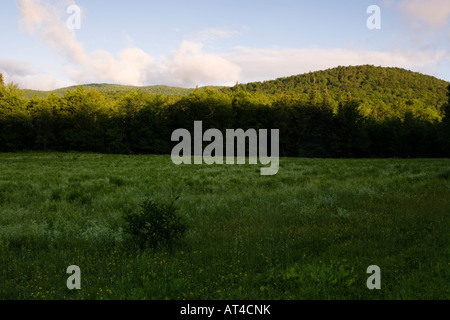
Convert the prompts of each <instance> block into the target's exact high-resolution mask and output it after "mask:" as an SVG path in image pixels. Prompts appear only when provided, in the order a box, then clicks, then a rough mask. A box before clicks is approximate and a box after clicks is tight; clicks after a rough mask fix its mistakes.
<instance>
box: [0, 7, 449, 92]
mask: <svg viewBox="0 0 450 320" xmlns="http://www.w3.org/2000/svg"><path fill="white" fill-rule="evenodd" d="M73 4H76V5H77V6H78V7H79V8H80V9H81V11H80V18H81V25H80V27H81V28H80V29H76V30H71V29H69V28H67V25H66V21H67V20H68V19H69V18H71V14H68V13H67V12H66V10H67V8H68V7H69V6H70V5H73ZM370 5H377V6H379V8H380V10H381V29H380V30H370V29H369V28H367V24H366V21H367V19H368V18H369V17H370V14H368V13H367V8H368V7H369V6H370ZM449 30H450V1H448V0H398V1H395V0H379V1H376V0H370V1H365V0H342V1H335V0H334V1H332V0H317V1H300V0H239V1H237V0H226V1H225V0H209V1H205V0H190V1H186V0H184V1H181V0H165V1H142V0H128V1H118V0H76V1H73V0H67V1H64V0H63V1H56V0H6V1H2V10H1V11H0V36H1V38H2V40H3V41H2V42H3V43H4V45H3V46H2V50H0V72H2V73H4V74H5V76H6V78H7V81H12V82H15V83H18V84H19V86H20V87H22V88H30V89H41V90H51V89H55V88H58V87H62V86H68V85H75V84H85V83H118V84H131V85H155V84H166V85H174V86H181V87H194V86H195V85H232V84H234V83H235V82H236V81H239V82H249V81H263V80H271V79H275V78H278V77H284V76H290V75H294V74H300V73H305V72H309V71H316V70H322V69H328V68H332V67H336V66H338V65H361V64H373V65H380V66H390V67H402V68H406V69H409V70H413V71H418V72H421V73H425V74H430V75H433V76H436V77H438V78H441V79H444V80H447V81H450V53H449V52H450V50H449V47H450V31H449Z"/></svg>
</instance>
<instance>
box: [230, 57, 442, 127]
mask: <svg viewBox="0 0 450 320" xmlns="http://www.w3.org/2000/svg"><path fill="white" fill-rule="evenodd" d="M448 85H449V83H448V82H446V81H444V80H440V79H437V78H435V77H432V76H428V75H424V74H421V73H417V72H412V71H408V70H405V69H401V68H385V67H375V66H371V65H364V66H352V67H337V68H333V69H328V70H324V71H317V72H311V73H307V74H302V75H297V76H291V77H286V78H279V79H276V80H272V81H264V82H252V83H247V84H239V86H238V87H239V89H240V90H244V91H247V92H250V93H255V94H262V95H269V96H272V97H277V96H278V97H279V96H282V95H294V96H296V97H297V99H300V100H303V101H307V100H308V99H318V100H320V99H322V100H323V99H328V100H330V101H331V102H330V103H331V104H332V105H333V106H334V107H335V108H337V106H338V104H339V102H344V101H346V100H348V99H350V98H351V99H352V100H356V101H359V102H360V107H359V109H360V111H361V113H362V114H363V115H365V116H372V117H374V118H376V119H380V120H381V119H386V118H397V117H400V118H401V117H403V116H404V114H405V113H407V112H411V113H413V114H414V115H415V116H418V117H420V118H423V119H426V120H440V119H441V118H442V116H443V110H442V105H443V104H444V103H445V102H446V100H447V98H446V93H447V86H448ZM231 90H236V88H232V89H231Z"/></svg>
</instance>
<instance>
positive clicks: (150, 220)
mask: <svg viewBox="0 0 450 320" xmlns="http://www.w3.org/2000/svg"><path fill="white" fill-rule="evenodd" d="M176 211H177V210H176V207H175V204H174V202H172V203H170V204H162V203H157V202H155V201H154V200H152V199H150V200H147V201H145V202H144V203H143V204H142V205H141V206H140V208H139V210H138V211H135V212H131V213H128V214H127V215H126V216H125V221H126V226H125V231H126V232H127V233H129V234H130V235H132V236H133V238H134V239H136V240H137V241H138V244H139V245H140V246H141V247H142V248H145V247H146V248H158V247H161V246H171V245H173V244H174V242H176V241H178V240H179V239H181V237H182V236H183V234H184V232H185V231H186V229H187V227H186V224H185V223H184V222H182V220H181V218H180V217H179V216H178V215H177V213H176Z"/></svg>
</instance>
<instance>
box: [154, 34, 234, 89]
mask: <svg viewBox="0 0 450 320" xmlns="http://www.w3.org/2000/svg"><path fill="white" fill-rule="evenodd" d="M202 48H203V44H202V43H200V42H191V41H184V42H183V43H182V44H181V46H180V48H179V49H178V51H177V52H176V53H175V54H174V55H172V56H169V57H163V59H162V63H161V66H160V68H159V70H158V74H159V77H160V79H162V80H163V81H164V82H165V83H166V84H169V85H178V86H195V85H232V84H233V83H236V80H238V79H239V77H240V74H241V67H240V66H239V65H237V64H235V63H232V62H230V61H229V60H227V59H226V58H224V57H222V56H220V55H219V54H207V53H204V52H203V51H202Z"/></svg>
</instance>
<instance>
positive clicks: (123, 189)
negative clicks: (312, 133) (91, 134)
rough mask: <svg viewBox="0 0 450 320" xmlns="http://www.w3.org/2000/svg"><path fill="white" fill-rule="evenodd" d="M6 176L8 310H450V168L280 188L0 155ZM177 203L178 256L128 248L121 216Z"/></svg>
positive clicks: (229, 177)
mask: <svg viewBox="0 0 450 320" xmlns="http://www.w3.org/2000/svg"><path fill="white" fill-rule="evenodd" d="M0 167H1V170H0V284H1V285H0V299H448V298H450V294H449V287H448V279H449V278H450V277H449V262H450V261H449V258H450V255H449V253H450V252H449V248H450V246H449V232H448V231H449V213H450V181H449V179H448V171H449V168H450V160H448V159H433V160H432V159H415V160H397V159H379V160H374V159H371V160H364V159H362V160H326V159H320V160H319V159H281V164H280V171H279V173H278V174H277V175H276V176H271V177H269V176H261V175H260V170H259V168H258V167H255V166H251V165H242V166H226V165H224V166H220V165H218V166H206V165H200V166H199V165H192V166H187V165H185V166H179V167H178V166H175V165H173V164H172V162H171V160H170V157H166V156H125V155H98V154H82V153H21V154H1V155H0ZM175 196H180V197H179V199H178V200H177V208H178V212H179V214H180V215H181V217H182V218H183V221H186V222H187V224H188V226H189V227H188V229H187V230H186V232H185V234H184V237H183V238H182V240H181V241H180V242H179V243H178V244H177V246H175V247H173V248H170V249H164V248H160V249H142V248H140V247H138V246H133V245H130V241H127V240H129V239H128V238H127V237H128V235H127V233H126V232H125V231H124V230H125V226H126V225H125V219H124V217H126V216H127V215H129V214H130V213H133V212H136V211H137V210H139V208H140V206H141V204H142V202H143V201H144V200H145V199H148V198H149V197H152V198H153V199H159V200H160V201H161V202H163V203H164V202H165V203H167V202H170V201H171V200H173V199H174V197H175ZM70 265H78V266H79V267H80V268H81V282H82V289H81V290H75V291H70V290H68V289H67V287H66V280H67V277H68V276H69V275H67V274H66V273H65V272H66V269H67V267H68V266H70ZM370 265H378V266H379V267H380V268H381V275H382V289H381V290H373V291H371V290H368V289H367V287H366V280H367V278H368V277H369V276H370V275H368V274H366V269H367V267H368V266H370Z"/></svg>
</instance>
